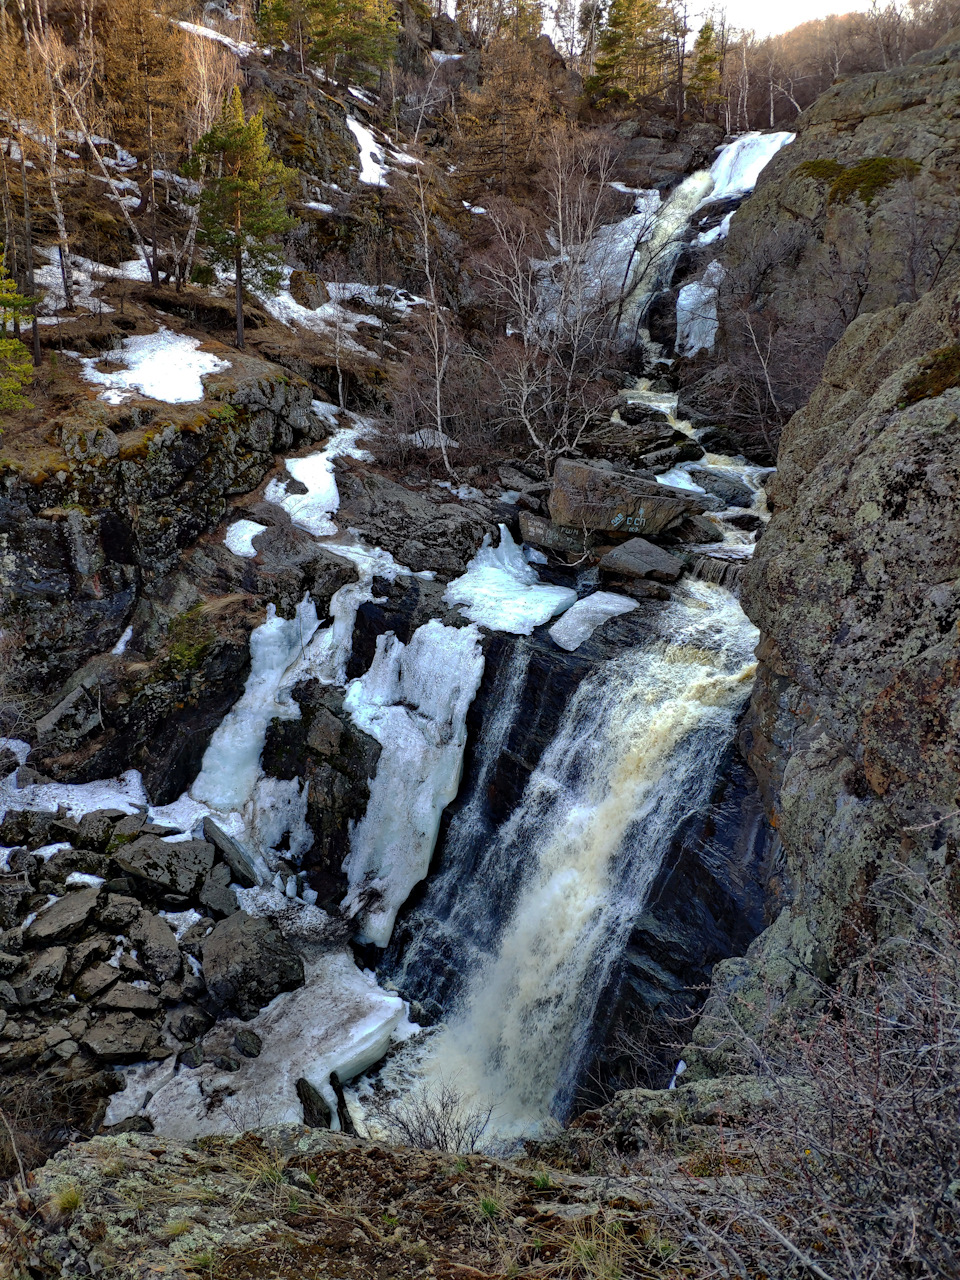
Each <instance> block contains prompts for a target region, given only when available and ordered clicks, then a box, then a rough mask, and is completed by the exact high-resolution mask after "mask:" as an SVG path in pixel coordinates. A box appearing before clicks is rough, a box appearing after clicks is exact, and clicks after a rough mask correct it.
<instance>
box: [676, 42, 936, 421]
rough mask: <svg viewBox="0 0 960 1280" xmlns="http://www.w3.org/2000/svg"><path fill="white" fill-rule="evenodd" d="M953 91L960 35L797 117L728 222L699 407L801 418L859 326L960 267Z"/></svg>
mask: <svg viewBox="0 0 960 1280" xmlns="http://www.w3.org/2000/svg"><path fill="white" fill-rule="evenodd" d="M958 94H960V32H956V31H955V32H953V33H951V35H950V36H948V37H945V40H944V42H943V46H942V47H940V48H938V49H934V50H928V51H926V52H924V53H921V54H917V55H916V56H915V57H914V58H913V59H912V60H911V62H910V63H909V64H908V65H906V66H903V67H895V68H892V69H891V70H889V71H880V72H874V73H871V74H869V75H862V76H856V77H854V78H852V79H849V80H844V79H841V80H839V81H837V82H836V83H835V84H834V85H832V86H831V88H830V89H828V90H827V91H826V92H825V93H824V94H822V95H821V97H820V98H818V100H817V101H816V103H815V104H814V105H813V106H812V107H810V108H809V109H808V110H807V111H805V112H804V113H803V114H802V115H801V116H800V118H799V119H798V121H797V123H796V126H795V127H796V131H797V139H796V141H795V142H794V143H792V144H791V145H790V146H787V147H784V148H783V150H781V151H780V152H779V153H778V154H777V155H776V156H775V157H774V158H773V160H772V161H771V162H770V164H769V165H768V166H767V167H766V168H765V169H764V171H763V172H762V174H761V175H760V179H759V181H758V183H757V187H756V191H755V192H754V194H753V195H752V197H750V198H749V199H747V200H746V201H745V202H744V203H743V205H742V207H741V208H740V209H739V210H738V212H737V213H736V215H735V217H734V218H733V222H732V224H731V226H730V234H729V237H728V239H727V241H726V243H725V245H724V248H723V253H722V261H723V264H724V267H725V268H726V271H727V275H726V277H725V279H724V282H723V285H722V287H721V297H720V316H721V328H720V333H719V335H718V341H717V359H716V362H715V363H716V365H717V366H718V367H717V368H715V369H714V370H713V371H712V372H710V373H709V374H708V375H707V376H706V377H703V363H704V362H701V363H700V364H699V365H697V364H694V365H688V366H687V367H686V373H687V375H688V378H689V379H690V381H691V382H692V384H693V385H691V386H690V387H689V389H688V391H687V393H686V399H687V400H688V402H689V404H690V407H692V408H694V409H698V410H699V411H701V412H705V413H707V414H708V415H710V416H712V418H713V420H714V421H724V420H726V419H727V418H728V417H729V416H732V415H734V414H736V413H742V414H747V413H748V412H752V413H753V414H754V415H756V413H757V412H758V411H759V410H758V401H757V396H758V394H759V402H760V403H761V404H762V412H763V413H765V414H766V416H767V418H768V419H772V418H775V417H777V416H779V415H780V414H783V413H784V412H786V413H789V412H791V411H792V410H794V409H797V408H799V407H800V406H801V405H802V404H804V403H805V401H806V400H807V398H808V396H809V395H810V393H811V391H812V390H813V388H814V386H815V385H816V382H817V379H818V378H819V376H820V372H821V370H822V368H823V362H824V359H825V358H826V355H827V353H828V352H829V350H830V348H831V347H832V346H833V344H834V343H835V342H836V341H837V340H838V339H839V338H840V336H841V335H842V334H843V332H844V330H845V329H846V327H847V325H848V324H849V323H850V322H851V321H852V320H854V319H855V318H856V317H857V316H860V315H864V314H867V313H869V312H875V311H878V310H881V309H883V308H885V307H889V306H892V305H896V304H899V303H901V302H910V301H915V300H916V299H917V298H918V297H919V296H921V295H922V294H923V293H925V292H926V291H927V290H929V289H930V288H932V287H934V286H935V285H936V283H937V282H938V281H940V280H943V279H944V278H945V277H946V276H947V275H949V273H950V272H951V271H952V270H956V265H957V262H958V261H960V241H958V239H957V225H958V219H960V117H958V115H957V107H956V104H957V97H958ZM751 329H752V335H751V331H750V330H751ZM754 337H755V338H756V340H757V343H758V346H759V350H760V351H761V352H764V353H765V356H766V359H765V364H766V368H765V369H764V368H763V367H762V363H761V361H760V359H759V357H758V355H757V351H756V350H755V348H754V345H753V340H754ZM768 341H769V343H770V347H769V350H768V348H767V343H768ZM707 363H709V362H707ZM767 376H769V379H770V383H769V391H770V394H769V397H768V395H767V384H766V378H767ZM757 384H760V391H759V393H758V392H756V390H754V391H753V392H752V393H751V391H750V388H755V387H756V385H757ZM751 395H752V398H751Z"/></svg>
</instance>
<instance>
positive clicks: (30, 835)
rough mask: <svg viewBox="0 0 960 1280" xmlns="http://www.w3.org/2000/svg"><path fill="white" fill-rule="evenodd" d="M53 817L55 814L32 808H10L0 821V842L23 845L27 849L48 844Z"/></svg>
mask: <svg viewBox="0 0 960 1280" xmlns="http://www.w3.org/2000/svg"><path fill="white" fill-rule="evenodd" d="M55 817H56V815H55V814H52V813H36V812H34V811H33V810H32V809H11V810H9V811H8V812H7V814H6V817H5V818H4V819H3V822H0V844H2V845H6V846H7V847H10V846H13V845H23V846H24V847H25V848H27V849H39V848H40V846H41V845H45V844H50V843H52V841H51V840H49V839H48V836H49V833H50V828H51V826H52V825H53V822H54V820H55Z"/></svg>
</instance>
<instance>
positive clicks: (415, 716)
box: [344, 618, 484, 947]
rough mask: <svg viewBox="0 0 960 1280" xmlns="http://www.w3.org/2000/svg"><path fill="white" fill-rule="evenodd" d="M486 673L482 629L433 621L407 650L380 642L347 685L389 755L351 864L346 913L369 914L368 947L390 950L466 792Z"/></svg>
mask: <svg viewBox="0 0 960 1280" xmlns="http://www.w3.org/2000/svg"><path fill="white" fill-rule="evenodd" d="M483 664H484V659H483V652H482V650H481V648H480V633H479V632H478V630H477V628H476V627H475V626H469V627H447V626H444V625H443V623H441V622H439V621H437V619H435V618H433V619H431V620H430V622H427V623H425V624H424V625H423V626H422V627H419V628H418V629H417V630H416V631H415V632H414V634H413V636H412V637H411V640H410V643H409V644H406V645H405V644H403V643H402V641H400V640H398V639H397V637H396V636H395V635H393V633H392V632H391V633H388V634H386V635H381V636H378V637H377V649H376V655H375V656H374V659H373V662H372V663H371V664H370V669H369V671H368V672H367V673H366V675H364V676H361V677H360V678H359V679H357V680H352V681H351V682H350V684H349V685H348V686H347V696H346V698H345V699H344V706H345V707H346V709H347V710H348V711H349V712H350V714H351V716H352V717H353V720H354V723H355V724H356V725H357V726H358V727H359V728H361V729H362V730H363V731H364V732H365V733H369V734H370V736H371V737H373V738H376V740H377V741H378V742H379V743H380V744H381V746H382V747H383V751H382V752H381V755H380V760H379V762H378V764H377V772H376V775H375V777H374V779H373V781H372V782H371V784H370V799H369V802H368V804H367V809H366V813H365V814H364V816H363V818H362V819H361V820H360V822H359V823H358V824H357V827H356V828H355V830H354V831H353V833H352V836H351V840H350V853H349V854H348V855H347V858H346V860H345V862H344V869H345V870H346V872H347V875H348V877H349V884H350V889H349V893H348V895H347V898H346V901H345V906H346V908H347V910H349V911H353V912H360V913H362V915H363V925H362V938H363V940H364V941H366V942H373V943H375V944H376V945H377V946H380V947H385V946H386V945H387V943H388V942H389V940H390V934H391V932H392V931H393V923H394V920H395V919H396V915H397V911H398V910H399V908H400V907H401V906H402V905H403V903H404V902H405V901H406V900H407V898H408V897H409V895H410V891H411V889H413V887H414V885H415V884H417V883H418V882H419V881H420V880H422V879H423V877H424V876H425V875H426V874H427V871H428V870H429V867H430V858H431V855H432V854H433V848H434V845H435V843H436V839H437V831H438V830H439V826H440V815H441V813H442V812H443V810H444V808H445V807H446V806H447V805H448V804H449V803H450V801H451V800H453V799H454V797H455V796H456V794H457V788H458V786H459V784H460V770H461V766H462V763H463V749H464V747H465V745H466V741H467V730H466V718H467V710H468V708H469V706H470V703H471V702H472V701H473V699H474V697H475V695H476V692H477V689H478V688H479V687H480V679H481V677H482V675H483ZM368 898H369V900H370V905H367V899H368Z"/></svg>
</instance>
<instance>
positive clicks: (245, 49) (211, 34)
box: [176, 22, 266, 58]
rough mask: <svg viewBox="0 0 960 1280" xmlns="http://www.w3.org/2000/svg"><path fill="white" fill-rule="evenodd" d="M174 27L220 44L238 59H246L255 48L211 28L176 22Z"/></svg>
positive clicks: (192, 23) (193, 23)
mask: <svg viewBox="0 0 960 1280" xmlns="http://www.w3.org/2000/svg"><path fill="white" fill-rule="evenodd" d="M176 25H177V26H178V27H180V29H181V30H183V31H187V32H189V34H190V35H192V36H199V37H200V38H201V39H202V40H215V41H216V42H217V44H222V45H223V46H224V48H226V49H229V50H230V52H231V53H235V54H236V55H237V57H238V58H248V57H249V56H250V54H251V53H253V51H254V49H256V47H257V46H256V45H255V44H248V43H247V42H246V41H245V40H232V39H231V38H230V36H225V35H224V34H223V33H222V32H220V31H215V30H214V29H213V27H201V26H198V25H197V23H195V22H178V23H177V24H176ZM264 52H266V50H264Z"/></svg>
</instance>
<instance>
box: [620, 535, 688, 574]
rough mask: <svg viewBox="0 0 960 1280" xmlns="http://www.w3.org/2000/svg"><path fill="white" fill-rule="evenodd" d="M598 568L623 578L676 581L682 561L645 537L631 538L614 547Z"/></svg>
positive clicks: (680, 571) (681, 570) (681, 567)
mask: <svg viewBox="0 0 960 1280" xmlns="http://www.w3.org/2000/svg"><path fill="white" fill-rule="evenodd" d="M600 568H601V569H603V570H604V571H605V572H607V573H611V574H615V575H617V576H618V577H623V578H654V579H655V580H656V581H658V582H676V580H677V579H678V578H679V577H680V575H681V573H683V561H682V560H679V559H678V558H677V557H676V556H674V555H671V554H670V552H669V551H664V549H663V548H662V547H655V546H654V545H653V543H652V542H647V541H646V539H645V538H631V539H630V540H629V541H628V542H625V543H623V545H622V546H619V547H614V549H613V550H612V551H608V552H607V554H606V555H605V556H604V557H603V558H602V560H601V561H600Z"/></svg>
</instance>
